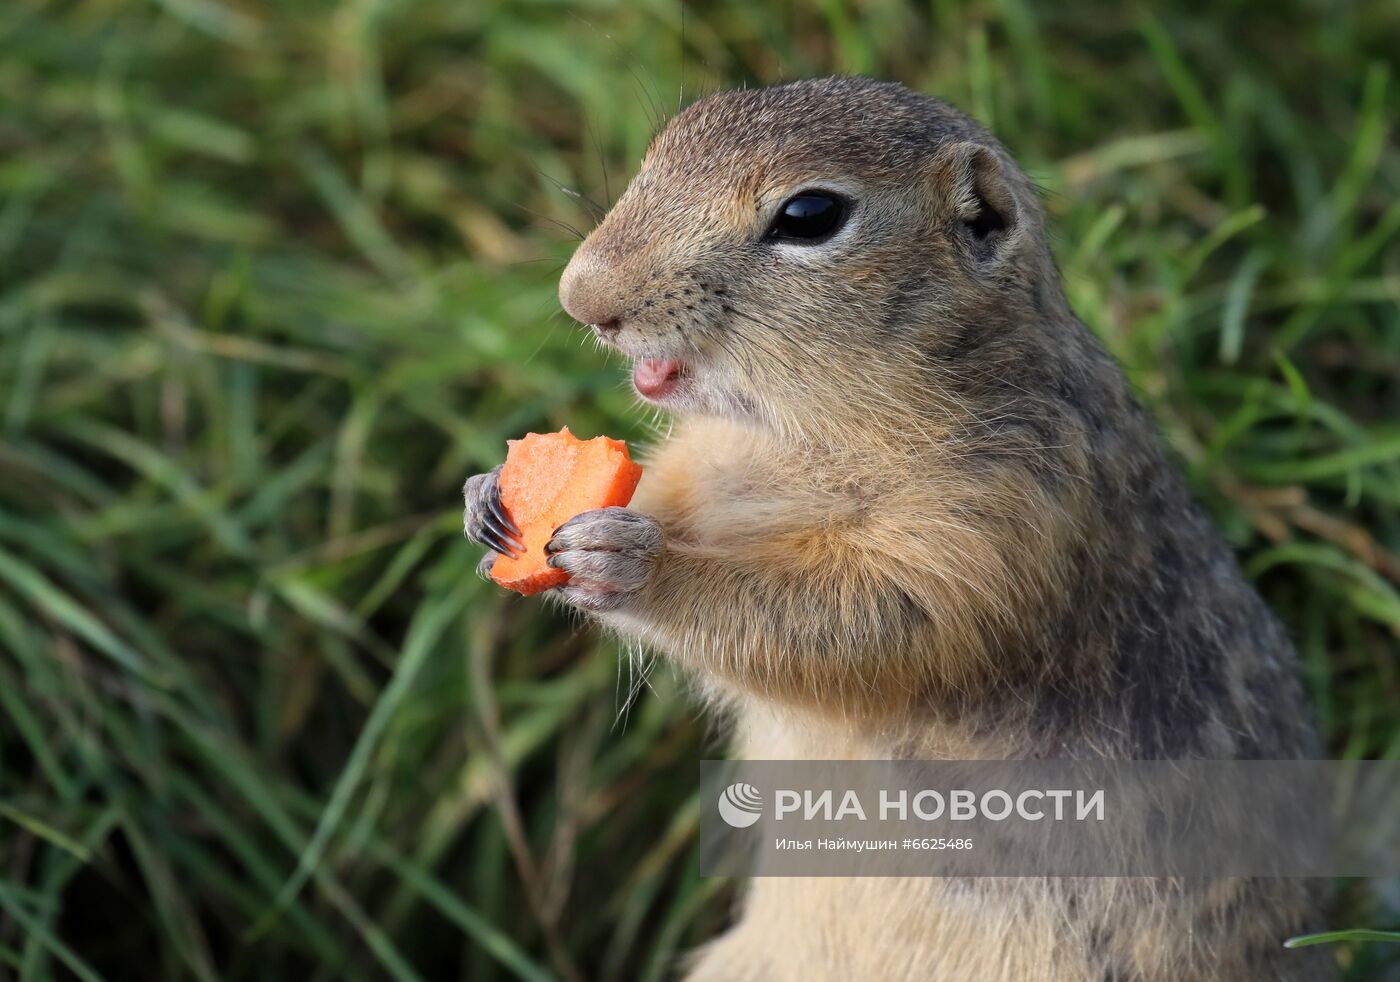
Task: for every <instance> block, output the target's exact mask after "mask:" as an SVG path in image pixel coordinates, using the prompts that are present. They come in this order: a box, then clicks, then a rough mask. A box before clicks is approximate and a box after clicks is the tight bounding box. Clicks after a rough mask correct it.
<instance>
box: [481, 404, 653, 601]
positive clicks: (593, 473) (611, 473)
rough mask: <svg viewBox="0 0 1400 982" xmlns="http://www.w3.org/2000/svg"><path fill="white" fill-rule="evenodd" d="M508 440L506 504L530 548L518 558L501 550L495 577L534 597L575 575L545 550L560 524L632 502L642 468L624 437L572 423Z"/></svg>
mask: <svg viewBox="0 0 1400 982" xmlns="http://www.w3.org/2000/svg"><path fill="white" fill-rule="evenodd" d="M507 445H508V446H509V447H510V450H509V451H508V452H507V453H506V463H505V466H504V467H502V468H501V476H500V481H499V487H500V489H501V504H502V505H503V506H505V510H506V514H508V515H509V516H510V518H511V521H513V522H515V525H516V527H517V528H518V529H520V539H521V541H522V542H524V543H525V551H524V552H522V553H521V554H520V555H518V556H516V557H514V558H512V557H510V556H497V557H496V561H495V563H494V564H493V565H492V567H491V579H493V580H495V581H496V582H497V583H499V584H500V585H501V586H503V587H505V588H506V589H508V590H515V591H516V592H517V593H522V594H524V595H525V596H527V597H528V596H529V595H530V594H532V593H539V592H541V591H543V590H548V589H550V588H551V587H556V586H562V585H563V584H565V583H567V582H568V581H569V574H568V573H566V572H564V571H563V570H562V569H555V568H554V567H552V566H550V565H549V562H548V558H549V557H547V556H546V555H545V551H544V547H545V545H546V544H547V543H548V542H549V540H550V539H551V538H553V536H554V532H555V530H556V529H558V528H559V526H561V525H563V524H564V523H565V522H567V521H568V520H569V519H571V518H573V517H574V516H575V515H581V514H582V513H584V512H586V511H592V510H593V509H595V508H609V507H611V506H613V505H625V504H627V502H629V501H631V500H632V492H633V491H635V490H636V489H637V481H638V480H640V479H641V476H642V468H641V465H639V464H634V463H633V462H632V458H631V457H630V456H629V455H628V453H627V444H625V443H623V442H622V441H621V440H613V439H610V438H609V437H605V436H599V437H594V438H593V439H592V440H580V439H579V438H578V437H576V436H574V435H573V434H572V433H570V432H569V428H568V427H567V426H566V427H564V428H563V429H562V430H560V431H559V432H558V433H530V434H528V435H527V436H525V437H524V438H523V439H520V440H508V441H507Z"/></svg>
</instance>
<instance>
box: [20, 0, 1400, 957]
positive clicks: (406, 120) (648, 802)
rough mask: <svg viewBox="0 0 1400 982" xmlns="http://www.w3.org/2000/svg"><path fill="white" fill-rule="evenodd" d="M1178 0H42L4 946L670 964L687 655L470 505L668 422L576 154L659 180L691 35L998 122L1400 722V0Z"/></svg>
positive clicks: (1168, 412)
mask: <svg viewBox="0 0 1400 982" xmlns="http://www.w3.org/2000/svg"><path fill="white" fill-rule="evenodd" d="M1151 7H1152V9H1153V11H1154V12H1153V13H1152V14H1151V15H1148V14H1144V13H1141V12H1137V11H1134V10H1133V9H1132V5H1129V4H1118V3H1102V4H1090V3H1076V4H1055V5H1043V6H1042V5H1038V6H1035V7H1032V6H1031V5H1030V4H1029V3H1028V2H1026V0H995V2H993V0H976V2H972V3H968V4H962V3H951V2H943V0H935V2H932V3H930V4H926V5H914V4H909V3H903V2H888V0H863V2H860V3H855V2H852V0H823V2H820V3H815V4H811V5H805V4H773V5H763V4H753V3H747V2H739V0H723V2H717V3H714V4H706V5H704V6H703V9H701V8H699V7H697V8H696V9H687V10H685V11H684V14H683V12H682V8H681V6H680V4H679V3H678V2H676V0H641V2H628V3H623V2H622V0H586V2H580V3H577V4H565V3H556V2H550V0H537V2H529V3H525V2H512V3H506V2H505V0H491V2H447V0H420V2H416V3H407V2H402V0H400V2H391V0H346V2H344V3H341V4H338V5H335V4H331V3H329V2H304V3H273V2H270V0H240V2H237V3H224V2H221V0H160V2H141V0H47V2H46V0H11V2H10V3H8V4H7V5H6V9H5V15H4V17H3V18H0V427H3V440H2V441H0V708H2V711H0V966H2V967H0V976H6V975H11V974H12V975H14V976H16V977H19V978H25V979H39V978H47V977H70V976H74V975H76V976H77V977H80V978H97V977H102V978H141V979H167V978H169V979H175V978H180V979H184V978H214V977H219V978H229V979H239V978H259V979H266V978H295V979H298V980H304V979H312V980H322V979H325V980H329V979H369V978H381V977H395V978H400V979H410V978H425V979H426V978H439V977H466V978H470V979H474V980H494V979H508V978H520V979H532V980H542V979H547V978H556V977H557V978H568V977H571V976H572V975H573V974H574V973H578V974H581V975H583V976H586V977H588V978H599V979H644V980H650V979H660V978H663V977H665V974H666V972H667V971H668V968H669V966H670V964H671V961H672V959H673V958H674V956H675V955H676V953H677V952H678V951H681V950H684V949H685V948H686V947H688V946H690V945H692V944H694V943H695V942H696V941H697V939H699V938H702V937H704V936H706V935H707V934H709V933H711V932H712V931H714V930H715V929H716V927H717V926H718V925H720V924H721V923H722V922H723V921H724V918H725V916H726V910H727V906H728V902H729V900H730V899H731V897H732V887H731V886H730V885H728V884H725V883H723V882H720V881H713V880H701V879H699V878H698V877H697V876H696V874H695V866H694V864H695V843H694V832H695V825H696V821H697V815H698V812H697V809H696V806H695V803H694V801H693V800H692V794H693V790H694V788H695V785H696V780H697V773H698V771H697V766H696V763H695V762H696V760H697V758H698V757H700V756H702V755H703V753H704V751H705V748H706V747H711V748H713V747H714V746H715V744H714V743H713V742H712V741H710V740H709V738H708V735H707V733H706V731H705V730H704V729H703V724H701V723H700V722H698V721H697V720H696V713H695V710H694V707H693V706H691V705H690V704H688V703H687V702H686V701H685V700H684V698H683V694H682V687H681V685H680V683H679V682H678V681H677V680H676V679H674V678H673V677H672V676H671V675H670V673H669V672H668V670H667V669H666V668H665V667H664V666H662V667H657V668H656V669H654V670H653V671H651V673H650V674H649V675H648V676H647V679H646V681H649V683H650V687H649V688H648V687H646V686H644V685H643V684H642V683H643V679H642V677H641V676H640V675H639V674H638V672H637V671H636V670H635V669H633V668H630V667H628V665H627V663H626V662H625V661H623V660H621V659H620V658H619V655H618V653H617V652H615V651H614V650H612V649H611V648H608V647H606V646H601V645H600V644H599V643H597V642H596V641H595V640H593V639H592V638H590V637H589V636H587V635H586V634H579V633H576V632H575V631H574V630H573V627H572V625H571V624H570V623H568V622H567V621H565V620H562V619H560V618H558V617H554V616H551V615H549V614H548V613H547V612H545V611H544V610H543V608H542V607H541V605H539V604H538V603H535V602H531V601H523V600H511V599H508V598H505V597H503V596H501V595H500V594H498V593H497V592H496V591H495V590H494V589H492V588H489V587H488V585H487V584H485V583H482V582H481V581H479V580H478V579H477V578H476V577H475V576H474V575H473V567H474V564H475V561H476V558H477V551H476V550H475V549H473V548H471V547H470V546H468V545H467V544H465V543H463V542H462V540H461V538H460V533H459V528H460V526H459V497H458V490H459V488H460V485H461V483H462V481H463V479H464V478H465V477H466V476H468V475H469V474H472V473H475V472H478V471H481V470H483V469H486V468H488V467H490V466H492V465H493V464H494V463H495V462H497V461H498V460H499V459H500V457H501V455H502V451H503V447H504V441H505V439H506V438H507V437H510V436H515V435H518V434H519V433H521V432H523V431H525V430H528V429H532V428H534V429H544V428H550V429H552V428H557V427H559V426H560V425H562V424H565V423H567V424H569V425H570V426H572V427H573V428H574V429H575V430H576V431H578V432H581V433H595V432H607V433H610V434H612V435H615V436H619V437H628V438H633V439H645V438H646V436H647V431H646V429H645V428H644V425H643V417H642V416H641V415H640V414H639V413H638V412H636V411H635V409H634V408H633V406H632V403H631V400H630V397H629V396H628V395H627V392H626V390H625V388H624V387H623V386H622V384H621V379H620V377H619V370H618V369H619V366H618V365H617V364H612V365H609V364H607V363H606V362H605V361H604V360H603V359H602V358H601V356H599V355H597V354H595V353H593V352H592V351H591V349H590V348H588V347H586V346H583V345H581V344H580V343H579V340H580V336H579V334H578V332H577V331H576V330H575V329H574V328H572V327H571V326H570V325H569V324H568V323H567V321H566V320H565V319H564V318H563V317H562V315H561V314H560V313H559V309H558V305H557V302H556V300H555V297H554V289H555V282H556V279H557V275H558V270H559V269H560V268H561V266H562V263H563V262H564V260H565V259H566V258H567V255H568V252H569V249H570V248H571V243H572V238H571V236H570V234H568V233H567V232H566V231H563V226H574V227H576V228H584V227H586V226H587V224H588V223H589V222H590V221H591V218H590V216H589V214H588V210H587V207H586V206H585V205H584V204H583V203H581V202H580V200H579V199H577V198H576V197H573V196H571V195H569V194H567V193H564V192H563V191H561V189H560V185H563V186H566V187H570V188H576V189H579V190H581V191H583V192H584V193H586V194H588V195H590V196H592V197H594V198H596V199H599V200H606V199H608V198H609V197H611V196H615V195H616V194H617V192H618V190H619V188H620V187H621V186H622V184H623V183H624V182H625V180H626V177H627V176H628V175H629V173H630V170H631V169H632V168H633V167H635V163H636V161H637V159H638V157H639V156H640V154H641V151H642V149H643V147H644V146H645V144H646V142H647V140H648V138H649V137H650V135H651V133H652V132H653V129H654V127H655V126H656V125H657V122H658V120H659V118H660V117H661V116H664V115H665V114H667V113H670V112H673V111H674V108H675V106H676V105H677V103H678V102H679V100H680V98H681V87H682V83H683V84H684V97H685V98H686V99H690V98H693V97H694V96H695V95H697V94H699V93H701V92H703V91H709V90H714V89H717V88H720V87H726V86H730V85H735V84H740V83H748V84H756V83H761V82H766V81H772V80H776V79H780V78H785V77H787V78H790V77H797V76H804V75H811V74H819V73H829V72H834V71H843V72H872V73H876V74H880V75H884V76H889V77H895V78H899V79H902V80H904V81H906V82H908V83H909V84H911V85H914V86H916V87H918V88H920V89H923V90H925V91H929V92H933V93H937V94H939V95H942V96H944V97H946V98H948V99H950V100H952V101H953V102H955V103H956V104H958V105H960V106H962V107H964V108H966V109H968V110H970V111H973V112H975V113H976V114H977V115H978V116H980V117H981V118H982V119H983V120H984V121H986V122H987V123H989V124H991V125H992V126H993V127H994V128H995V129H996V130H997V132H998V133H999V134H1000V135H1001V136H1002V138H1003V139H1004V140H1005V142H1006V143H1007V144H1008V145H1009V146H1010V147H1011V148H1012V150H1013V151H1014V152H1015V153H1017V154H1018V155H1019V156H1020V158H1021V159H1022V160H1023V161H1024V162H1025V164H1026V166H1027V167H1028V169H1029V170H1030V171H1031V172H1032V174H1033V176H1035V178H1036V179H1037V180H1038V181H1040V182H1041V183H1042V184H1043V185H1044V187H1045V188H1046V194H1047V204H1048V208H1049V211H1050V216H1051V223H1052V226H1053V229H1054V234H1055V239H1056V248H1057V252H1058V255H1059V257H1060V260H1061V263H1062V264H1063V268H1064V272H1065V278H1066V282H1067V286H1068V290H1069V292H1070V295H1071V299H1072V300H1073V302H1074V304H1075V306H1076V308H1077V309H1078V310H1079V312H1080V313H1081V314H1082V315H1083V317H1084V318H1085V319H1086V320H1087V321H1088V322H1089V323H1090V325H1091V326H1092V327H1093V328H1094V329H1095V330H1096V331H1098V332H1099V333H1100V334H1101V335H1102V336H1103V337H1104V338H1105V339H1106V341H1107V343H1108V344H1109V345H1110V347H1111V348H1112V349H1113V350H1114V352H1115V353H1116V354H1117V355H1118V356H1119V357H1120V358H1121V359H1122V360H1123V361H1124V363H1125V364H1126V365H1127V367H1128V370H1129V372H1130V374H1131V376H1132V378H1133V380H1134V382H1135V384H1136V385H1137V387H1138V389H1139V390H1140V392H1141V393H1142V394H1143V397H1144V399H1145V400H1146V401H1147V402H1148V403H1149V405H1150V406H1151V408H1152V409H1153V411H1154V412H1155V413H1156V414H1157V416H1158V418H1159V419H1160V420H1161V423H1162V427H1163V430H1164V432H1165V433H1166V434H1167V436H1168V438H1169V439H1170V441H1171V443H1172V444H1173V446H1174V447H1175V448H1176V450H1177V452H1178V453H1179V454H1180V456H1181V458H1182V460H1183V461H1184V463H1185V466H1186V467H1187V469H1188V472H1189V474H1190V477H1191V480H1192V482H1193V484H1194V486H1195V487H1196V489H1197V491H1198V493H1199V494H1200V495H1201V497H1202V499H1203V500H1204V501H1205V503H1206V504H1207V506H1208V507H1209V508H1210V509H1211V511H1212V512H1213V513H1214V514H1215V515H1216V516H1217V518H1218V520H1219V522H1220V524H1221V526H1222V527H1223V528H1224V530H1225V531H1226V533H1227V534H1228V536H1229V538H1230V540H1231V541H1232V542H1233V543H1234V544H1235V545H1236V546H1237V547H1238V549H1239V550H1240V553H1241V557H1242V560H1243V562H1244V563H1245V565H1246V568H1247V569H1248V571H1249V572H1250V574H1251V575H1252V576H1254V577H1255V578H1256V579H1257V581H1258V583H1259V586H1260V588H1261V590H1262V591H1263V592H1264V593H1265V595H1266V596H1267V597H1268V598H1269V600H1270V601H1271V603H1272V604H1273V606H1274V607H1275V609H1277V610H1278V611H1279V612H1280V613H1281V614H1282V615H1283V616H1284V617H1285V618H1286V620H1287V621H1288V624H1289V626H1290V628H1291V629H1292V631H1293V633H1294V636H1295V637H1296V639H1297V641H1298V645H1299V649H1300V651H1301V654H1302V658H1303V665H1304V670H1305V673H1306V678H1307V682H1308V685H1309V688H1310V691H1311V693H1312V695H1313V698H1314V703H1315V705H1316V708H1317V712H1318V717H1319V720H1320V722H1321V725H1322V727H1323V729H1324V732H1325V736H1326V740H1327V744H1328V746H1329V748H1330V751H1331V752H1332V753H1333V754H1336V755H1344V756H1350V757H1380V756H1396V755H1397V754H1400V711H1397V708H1396V707H1397V705H1400V659H1398V658H1397V653H1400V642H1397V638H1398V637H1400V559H1397V553H1400V306H1398V305H1397V300H1400V247H1397V242H1400V204H1397V202H1400V142H1397V139H1396V132H1395V129H1394V120H1395V119H1396V118H1397V116H1398V115H1400V77H1397V73H1396V71H1395V65H1394V63H1393V59H1394V56H1395V53H1396V51H1397V50H1400V7H1397V6H1396V5H1394V4H1387V3H1381V2H1373V3H1344V2H1332V3H1322V2H1313V3H1303V2H1297V0H1294V2H1284V3H1280V4H1274V5H1270V8H1269V12H1268V14H1267V16H1260V15H1259V14H1258V13H1253V14H1251V13H1250V12H1249V11H1250V10H1251V9H1256V10H1257V8H1251V7H1250V6H1249V5H1243V4H1236V5H1226V4H1216V5H1211V6H1209V7H1199V9H1200V10H1201V11H1203V12H1202V13H1193V12H1192V11H1194V10H1197V9H1198V5H1188V4H1185V3H1173V4H1165V3H1159V4H1153V5H1151ZM682 28H683V31H684V33H683V36H682ZM682 54H683V55H684V59H683V62H682V57H681V56H682ZM682 63H683V64H684V69H683V70H682V68H681V65H682ZM682 76H683V79H682ZM634 688H636V689H637V690H639V693H640V694H639V695H638V697H637V698H636V699H635V701H633V702H631V704H630V708H628V709H627V711H626V712H625V713H620V710H621V709H622V708H623V707H624V705H626V704H627V702H628V700H627V699H626V698H625V697H626V695H627V693H628V692H629V691H630V690H632V689H634ZM1397 921H1400V913H1397V909H1396V905H1394V904H1393V903H1392V904H1387V903H1386V902H1385V901H1384V899H1383V898H1382V899H1380V900H1373V899H1370V897H1369V895H1368V893H1367V891H1365V890H1363V889H1359V888H1358V887H1356V886H1355V885H1353V886H1352V887H1351V888H1349V889H1348V890H1347V891H1345V892H1344V896H1343V898H1342V905H1341V907H1340V909H1339V911H1338V913H1337V915H1336V917H1335V918H1333V919H1332V920H1331V922H1330V923H1332V924H1334V925H1337V926H1342V925H1346V924H1365V925H1367V926H1369V927H1373V928H1376V929H1388V928H1393V927H1396V926H1397ZM1282 940H1283V939H1280V943H1282ZM1335 950H1336V951H1337V953H1338V957H1339V958H1340V959H1341V960H1342V961H1343V962H1344V963H1345V964H1346V965H1347V966H1348V968H1349V973H1350V974H1349V977H1350V978H1351V979H1353V980H1361V979H1377V978H1396V977H1400V976H1397V974H1396V973H1397V972H1400V966H1397V959H1396V956H1395V946H1392V945H1382V944H1364V943H1360V942H1357V941H1349V942H1347V943H1345V944H1342V945H1339V946H1337V948H1336V949H1335Z"/></svg>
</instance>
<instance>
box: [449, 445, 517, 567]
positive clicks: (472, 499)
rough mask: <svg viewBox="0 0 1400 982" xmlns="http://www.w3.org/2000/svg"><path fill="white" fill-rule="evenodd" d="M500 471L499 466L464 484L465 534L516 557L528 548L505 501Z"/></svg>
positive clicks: (463, 529)
mask: <svg viewBox="0 0 1400 982" xmlns="http://www.w3.org/2000/svg"><path fill="white" fill-rule="evenodd" d="M500 474H501V469H500V468H499V467H497V468H496V469H495V470H492V471H490V472H488V473H486V474H478V475H476V477H473V478H471V479H470V480H469V481H467V483H466V484H465V485H463V487H462V495H463V497H464V498H465V500H466V507H465V508H464V509H463V511H462V534H463V535H465V536H466V537H467V538H469V539H472V540H474V541H476V542H480V543H481V544H482V545H484V546H486V547H487V548H488V549H491V550H493V551H495V552H498V553H500V554H501V555H502V556H516V555H518V554H520V553H522V552H524V551H525V543H524V542H522V541H521V539H520V529H519V528H518V527H516V524H515V522H513V521H511V518H510V516H509V515H507V514H506V511H505V507H504V506H503V505H502V504H501V489H500V486H499V484H498V478H499V477H500Z"/></svg>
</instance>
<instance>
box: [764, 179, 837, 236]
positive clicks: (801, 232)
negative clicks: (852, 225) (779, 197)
mask: <svg viewBox="0 0 1400 982" xmlns="http://www.w3.org/2000/svg"><path fill="white" fill-rule="evenodd" d="M845 217H846V203H845V202H844V201H842V200H841V199H840V198H838V197H837V196H836V195H834V194H830V193H828V192H826V191H803V192H802V193H801V194H795V195H793V196H792V197H791V198H788V199H787V201H785V202H783V206H782V207H781V208H779V209H778V214H777V215H776V216H774V218H773V225H772V227H771V228H769V229H768V236H769V238H773V239H780V240H789V241H798V242H803V243H807V244H810V243H812V242H815V241H816V240H818V239H823V238H826V236H828V235H830V234H831V233H832V232H834V231H836V229H837V228H838V227H839V226H840V225H841V221H842V219H844V218H845Z"/></svg>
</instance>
